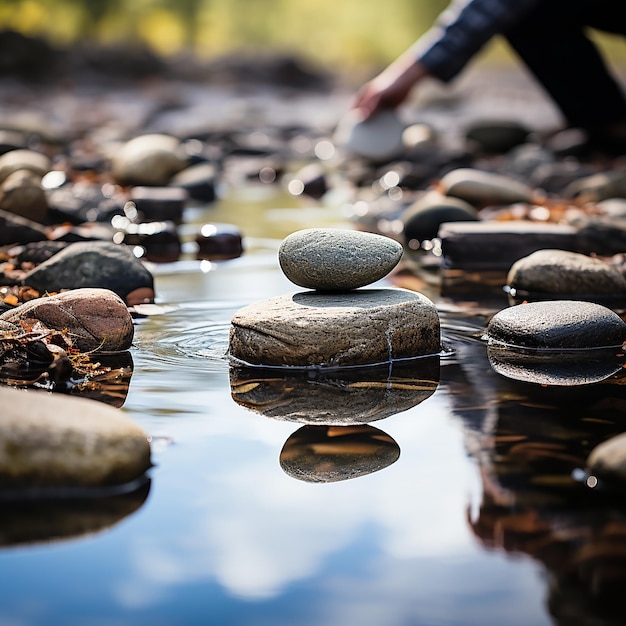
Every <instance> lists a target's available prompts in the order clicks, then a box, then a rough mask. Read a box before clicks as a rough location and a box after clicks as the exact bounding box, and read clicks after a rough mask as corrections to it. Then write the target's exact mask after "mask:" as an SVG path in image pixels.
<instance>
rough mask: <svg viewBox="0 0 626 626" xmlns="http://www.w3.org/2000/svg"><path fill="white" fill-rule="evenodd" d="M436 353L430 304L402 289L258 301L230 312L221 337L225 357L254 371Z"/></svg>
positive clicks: (437, 331)
mask: <svg viewBox="0 0 626 626" xmlns="http://www.w3.org/2000/svg"><path fill="white" fill-rule="evenodd" d="M440 350H441V343H440V326H439V315H438V313H437V309H436V307H435V305H434V304H433V303H432V302H431V301H430V300H429V299H428V298H426V297H425V296H423V295H421V294H419V293H416V292H412V291H408V290H404V289H371V290H367V289H364V290H357V291H351V292H348V293H340V294H320V293H317V292H304V293H296V294H285V295H282V296H278V297H274V298H270V299H267V300H263V301H258V302H255V303H252V304H250V305H248V306H246V307H244V308H242V309H240V310H239V311H237V312H236V313H235V314H234V316H233V318H232V320H231V327H230V337H229V354H230V356H231V357H234V358H235V359H238V360H240V361H243V362H245V363H249V364H254V365H295V366H301V367H309V366H321V367H338V366H344V365H368V364H375V363H388V362H389V361H391V360H393V359H404V358H411V357H416V356H424V355H433V354H438V353H439V352H440Z"/></svg>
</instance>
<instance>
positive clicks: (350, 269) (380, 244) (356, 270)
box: [278, 228, 402, 291]
mask: <svg viewBox="0 0 626 626" xmlns="http://www.w3.org/2000/svg"><path fill="white" fill-rule="evenodd" d="M401 257H402V245H401V244H400V243H398V242H397V241H395V240H394V239H390V238H389V237H384V236H383V235H376V234H373V233H364V232H360V231H353V230H343V229H333V228H307V229H304V230H299V231H297V232H295V233H292V234H291V235H288V236H287V237H285V239H284V240H283V242H282V243H281V245H280V248H279V250H278V262H279V263H280V267H281V268H282V270H283V272H284V273H285V276H287V278H288V279H289V280H290V281H291V282H293V283H295V284H296V285H299V286H300V287H305V288H307V289H317V290H321V291H348V290H350V289H357V288H359V287H364V286H365V285H369V284H371V283H373V282H376V281H377V280H380V279H381V278H384V277H385V276H386V275H387V274H388V273H389V272H390V271H391V270H392V269H393V268H394V267H395V266H396V265H397V264H398V261H400V258H401Z"/></svg>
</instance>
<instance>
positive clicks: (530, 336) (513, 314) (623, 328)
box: [487, 300, 626, 350]
mask: <svg viewBox="0 0 626 626" xmlns="http://www.w3.org/2000/svg"><path fill="white" fill-rule="evenodd" d="M487 338H488V340H489V341H490V342H495V343H497V344H505V345H509V346H518V347H523V348H536V349H550V350H551V349H564V348H565V349H569V348H580V349H582V348H608V347H612V346H615V347H616V348H620V347H621V346H622V344H623V343H624V342H625V341H626V323H625V322H624V321H623V320H622V319H621V318H620V316H619V315H618V314H617V313H615V312H614V311H612V310H611V309H608V308H607V307H604V306H602V305H600V304H595V303H593V302H583V301H578V300H550V301H546V302H530V303H528V304H519V305H516V306H512V307H509V308H507V309H503V310H502V311H499V312H498V313H496V314H495V315H494V316H493V317H492V318H491V320H490V321H489V324H488V325H487Z"/></svg>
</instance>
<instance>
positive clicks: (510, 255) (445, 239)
mask: <svg viewBox="0 0 626 626" xmlns="http://www.w3.org/2000/svg"><path fill="white" fill-rule="evenodd" d="M439 237H440V238H441V247H442V251H443V256H444V264H445V266H446V267H447V268H450V269H467V270H474V271H475V270H498V271H502V272H504V273H505V275H504V276H503V279H504V278H505V277H506V272H508V270H509V269H510V267H511V265H513V263H515V261H517V260H518V259H521V258H522V257H525V256H528V255H529V254H532V253H533V252H536V251H537V250H541V249H542V248H560V249H562V250H574V251H575V250H578V249H579V239H578V231H577V229H576V228H575V227H573V226H567V225H563V224H543V223H538V222H530V221H522V220H519V221H509V222H498V221H480V222H455V223H447V224H444V225H442V227H441V228H440V231H439Z"/></svg>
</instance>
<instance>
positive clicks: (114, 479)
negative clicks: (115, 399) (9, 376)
mask: <svg viewBox="0 0 626 626" xmlns="http://www.w3.org/2000/svg"><path fill="white" fill-rule="evenodd" d="M0 405H1V406H2V411H0V441H2V446H0V494H2V492H3V491H4V490H7V489H8V490H11V491H13V490H16V489H24V488H29V489H35V490H37V489H51V490H64V489H74V488H93V487H105V486H112V485H122V484H125V483H129V482H132V481H134V480H136V479H138V478H140V477H141V476H142V475H143V474H144V473H145V472H146V471H147V470H148V469H149V468H150V466H151V462H150V444H149V443H148V437H147V435H146V433H144V432H143V430H142V429H141V428H139V427H138V426H137V425H135V424H134V423H133V422H132V421H131V420H130V419H129V418H128V417H127V416H126V415H125V414H124V413H122V412H120V411H118V410H116V409H114V408H111V407H109V406H106V405H104V404H101V403H99V402H94V401H91V400H84V399H81V398H73V397H69V396H57V395H51V394H48V393H46V392H43V391H34V390H28V391H17V390H13V389H9V388H5V387H1V388H0Z"/></svg>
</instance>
